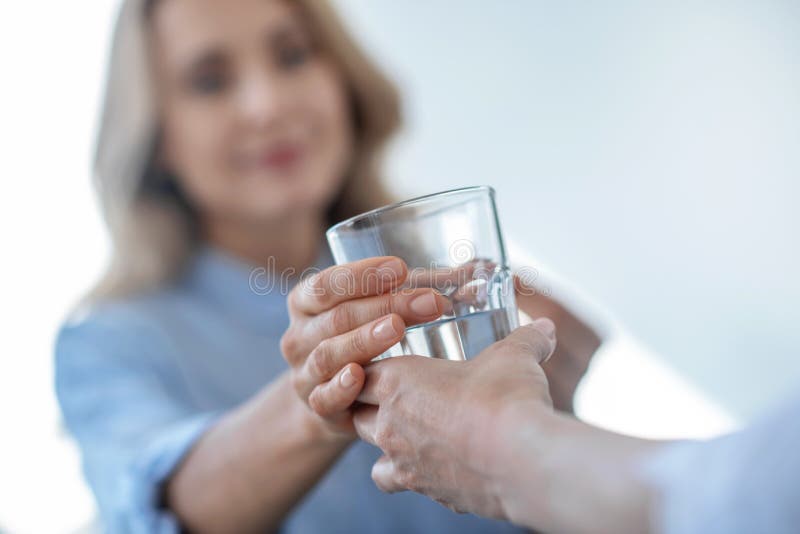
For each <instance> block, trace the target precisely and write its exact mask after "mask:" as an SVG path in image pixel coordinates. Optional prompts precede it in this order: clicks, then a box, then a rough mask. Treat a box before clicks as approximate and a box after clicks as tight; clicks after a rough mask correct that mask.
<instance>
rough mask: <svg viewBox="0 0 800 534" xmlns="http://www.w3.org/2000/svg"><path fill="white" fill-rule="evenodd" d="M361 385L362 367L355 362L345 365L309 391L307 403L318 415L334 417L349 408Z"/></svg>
mask: <svg viewBox="0 0 800 534" xmlns="http://www.w3.org/2000/svg"><path fill="white" fill-rule="evenodd" d="M363 385H364V369H363V368H362V367H361V366H360V365H358V364H355V363H352V364H350V365H346V366H345V367H344V368H343V369H342V370H341V371H339V372H338V373H337V374H336V376H334V377H333V378H332V379H330V380H328V381H327V382H325V383H323V384H320V385H318V386H317V387H315V388H314V389H313V390H312V391H311V395H309V396H308V405H309V406H310V407H311V409H312V410H314V411H315V412H316V413H317V415H319V416H320V417H324V418H326V419H328V418H331V417H334V416H336V415H337V414H342V413H344V412H346V411H347V410H348V408H350V406H351V405H352V404H353V403H354V402H355V400H356V397H357V396H358V392H359V391H361V387H362V386H363Z"/></svg>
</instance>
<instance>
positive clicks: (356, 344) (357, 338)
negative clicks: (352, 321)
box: [349, 329, 369, 354]
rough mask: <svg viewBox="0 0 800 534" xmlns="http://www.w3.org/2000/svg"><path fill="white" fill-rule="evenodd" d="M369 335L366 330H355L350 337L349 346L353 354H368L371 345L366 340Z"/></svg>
mask: <svg viewBox="0 0 800 534" xmlns="http://www.w3.org/2000/svg"><path fill="white" fill-rule="evenodd" d="M366 337H367V334H366V333H365V332H364V329H359V330H354V331H353V332H352V334H351V335H350V339H349V345H350V350H351V351H352V353H353V354H366V353H367V351H368V350H369V343H368V342H367V340H366Z"/></svg>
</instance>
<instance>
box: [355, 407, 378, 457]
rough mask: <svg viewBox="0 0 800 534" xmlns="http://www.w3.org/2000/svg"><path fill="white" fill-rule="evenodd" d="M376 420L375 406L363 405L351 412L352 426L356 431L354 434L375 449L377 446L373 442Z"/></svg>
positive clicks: (376, 410)
mask: <svg viewBox="0 0 800 534" xmlns="http://www.w3.org/2000/svg"><path fill="white" fill-rule="evenodd" d="M377 419H378V407H377V406H370V405H366V404H365V405H363V406H359V407H358V408H356V409H355V410H353V426H354V427H355V429H356V434H358V437H360V438H361V439H362V440H364V441H366V442H367V443H370V444H372V445H375V446H376V447H377V446H378V444H377V443H376V440H375V435H376V433H377Z"/></svg>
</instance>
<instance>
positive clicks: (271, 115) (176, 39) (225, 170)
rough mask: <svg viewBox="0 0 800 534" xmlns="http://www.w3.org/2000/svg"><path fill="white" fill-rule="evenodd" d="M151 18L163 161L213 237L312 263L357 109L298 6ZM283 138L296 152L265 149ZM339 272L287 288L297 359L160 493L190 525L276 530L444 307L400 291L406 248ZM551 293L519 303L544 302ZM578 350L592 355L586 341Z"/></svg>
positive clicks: (435, 297)
mask: <svg viewBox="0 0 800 534" xmlns="http://www.w3.org/2000/svg"><path fill="white" fill-rule="evenodd" d="M149 31H150V41H151V42H150V44H151V50H152V54H153V65H154V72H155V79H156V89H157V96H158V102H159V109H160V119H161V128H162V133H163V145H162V146H161V147H160V148H161V160H162V161H161V163H162V165H163V166H164V167H165V168H166V169H168V170H169V171H171V173H172V174H173V175H174V176H176V179H177V181H178V184H179V186H180V187H181V189H182V190H183V192H184V193H185V195H186V197H187V199H188V200H189V202H190V203H191V204H192V206H193V208H194V209H195V211H196V212H197V214H198V216H199V221H200V230H201V232H202V235H203V237H204V239H205V240H206V241H207V242H209V243H211V244H212V245H214V246H216V247H218V248H219V249H221V250H224V251H226V252H228V253H230V254H232V255H234V256H237V257H239V258H241V259H243V260H245V261H247V262H249V263H251V264H252V265H264V264H265V262H267V260H268V258H273V259H274V260H275V263H274V264H273V265H274V268H276V269H278V270H280V269H284V268H290V267H291V268H293V269H295V272H301V271H303V270H304V269H305V268H307V267H309V266H311V265H312V264H313V262H314V260H315V258H316V255H317V251H318V247H319V243H320V241H321V239H322V236H323V232H324V228H325V227H326V225H327V223H328V221H326V220H325V211H326V209H327V207H328V205H329V204H330V203H331V202H332V201H333V199H334V198H335V195H336V193H337V191H338V190H339V188H340V186H341V185H342V182H343V176H344V175H345V170H346V169H347V167H348V165H349V162H350V158H351V154H352V153H353V142H354V141H353V139H354V135H353V134H354V132H353V131H352V120H351V118H352V114H351V110H350V109H349V107H348V104H347V101H348V99H347V91H346V89H345V85H344V81H343V80H342V78H341V75H340V73H339V72H338V70H337V69H336V67H335V65H334V63H333V62H332V61H331V60H330V58H328V57H327V56H326V55H325V53H324V51H323V50H320V49H318V47H316V46H315V42H314V38H313V37H314V36H313V35H311V34H310V32H309V29H308V27H307V25H306V24H305V23H304V21H303V19H302V17H301V16H300V14H299V13H298V12H297V11H296V9H295V8H293V7H292V5H291V4H290V3H284V2H280V1H277V0H272V1H270V0H160V1H159V2H158V3H157V4H156V6H155V8H154V10H153V12H152V13H151V18H150V24H149ZM287 147H289V149H291V150H290V151H291V152H292V153H293V154H294V157H293V158H290V161H289V162H288V163H287V162H286V161H283V163H280V164H276V163H275V162H274V161H273V160H271V159H270V156H271V155H273V154H274V151H276V150H277V151H280V150H283V149H286V148H287ZM392 260H394V261H392ZM335 272H336V273H337V274H336V275H335V276H334V274H333V273H334V271H333V270H328V271H324V272H323V273H320V275H318V276H316V277H313V278H312V279H310V280H309V282H308V283H303V284H297V285H296V286H295V288H294V290H293V291H292V293H291V294H290V295H289V298H288V302H287V304H288V308H289V314H290V320H291V324H290V326H289V328H288V330H287V332H286V333H285V334H284V336H283V338H282V340H281V350H282V354H283V357H284V358H285V360H286V361H287V364H288V369H287V371H286V372H284V373H283V374H281V375H280V376H279V377H277V378H276V379H275V380H274V381H272V382H271V383H269V384H266V385H265V387H264V388H263V389H262V390H261V391H260V392H258V393H257V394H256V395H254V396H253V397H252V398H251V399H249V400H248V401H247V402H245V403H244V404H242V405H241V406H239V407H237V408H236V409H234V410H231V411H230V412H228V413H226V414H225V415H224V416H222V417H221V418H220V420H219V421H218V422H217V423H216V424H215V425H214V426H212V427H211V428H210V429H209V430H208V431H207V432H206V433H205V434H204V435H203V436H202V437H201V438H200V439H199V440H198V441H197V443H196V444H195V445H194V446H193V448H192V449H191V451H190V452H189V453H188V454H187V456H186V457H185V458H184V460H183V461H182V462H181V464H180V465H179V466H178V467H177V469H176V470H175V472H174V473H172V475H171V476H170V477H169V479H168V480H167V481H166V483H165V485H164V488H163V502H164V505H165V506H166V507H168V508H170V509H171V510H172V511H173V512H174V513H175V514H176V515H177V517H178V518H179V520H180V521H181V523H182V525H183V526H184V527H185V528H186V529H187V530H189V531H192V532H195V531H196V532H264V531H269V530H275V529H277V528H278V527H279V526H280V524H281V523H282V521H283V520H284V518H285V517H286V514H287V513H289V511H290V510H291V509H292V508H293V507H294V506H295V505H296V504H297V503H298V501H299V500H300V499H302V497H303V496H304V495H305V494H306V493H307V492H308V491H309V490H310V489H312V488H313V487H314V485H315V484H316V483H317V481H318V480H319V479H320V478H321V477H322V476H323V475H324V474H325V473H326V472H327V471H328V469H330V468H331V467H332V466H333V465H334V463H335V462H336V461H337V459H338V458H339V456H340V455H341V454H342V452H343V451H344V450H345V449H346V448H347V447H348V446H349V445H350V444H351V443H352V442H353V441H354V440H355V439H357V435H356V433H355V429H354V426H353V419H352V405H353V402H354V401H355V399H356V397H357V396H358V394H359V392H360V391H361V388H362V386H363V385H364V379H365V373H364V366H366V365H367V363H368V362H369V361H370V360H371V359H372V358H373V357H374V356H377V355H378V354H380V353H382V352H383V351H384V350H385V349H386V348H388V347H389V346H391V345H392V344H394V343H395V342H396V341H398V340H399V339H400V337H401V336H402V333H403V329H404V328H405V327H406V326H408V325H412V324H417V323H420V322H426V321H430V320H433V319H435V318H437V317H438V316H439V315H440V314H441V313H442V312H443V311H444V310H445V306H446V305H447V302H446V299H443V297H441V295H439V294H438V293H437V292H436V291H434V290H433V289H431V288H419V289H417V290H414V291H393V289H394V288H396V287H397V286H399V285H401V284H403V282H404V280H405V278H406V276H407V274H408V269H407V267H406V266H405V264H404V263H403V262H402V261H400V260H399V259H397V258H372V259H369V260H365V261H363V262H357V263H353V264H349V265H347V266H343V267H338V268H337V270H336V271H335ZM342 277H344V279H347V280H350V282H351V283H350V284H349V285H348V286H347V287H348V288H349V290H350V291H349V292H348V293H346V294H338V293H341V292H337V291H336V289H337V288H338V287H341V285H340V283H341V280H342V279H343V278H342ZM337 281H338V282H339V283H338V284H337ZM547 305H548V304H547V300H546V299H545V300H541V299H537V300H535V301H530V302H528V301H525V302H521V308H523V309H527V310H528V311H529V312H530V314H532V315H534V316H536V315H538V314H539V313H541V312H542V311H543V310H545V308H546V307H547ZM578 325H579V328H577V330H580V331H581V332H582V335H586V334H585V333H586V332H591V330H590V329H589V328H588V327H586V326H585V325H583V324H582V323H578ZM577 330H576V331H577ZM590 337H591V336H590ZM598 343H599V340H598ZM589 345H591V344H588V345H585V346H589ZM594 348H596V346H595V347H594ZM594 348H591V351H590V352H592V351H593V350H594ZM575 357H576V359H577V360H578V361H580V362H583V361H588V358H589V357H590V353H589V354H583V353H581V354H579V355H576V356H575ZM581 368H582V367H581V365H576V366H573V367H571V368H570V370H569V372H570V373H571V375H570V376H569V377H568V379H566V380H565V383H573V382H574V383H577V379H578V378H579V374H580V373H581V371H580V370H581ZM576 370H577V371H576ZM563 395H564V397H565V398H571V392H569V391H566V390H565V391H564V393H563ZM312 408H313V409H312Z"/></svg>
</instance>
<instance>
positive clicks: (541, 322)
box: [533, 317, 556, 339]
mask: <svg viewBox="0 0 800 534" xmlns="http://www.w3.org/2000/svg"><path fill="white" fill-rule="evenodd" d="M533 326H535V327H536V329H537V330H539V331H540V332H542V333H544V335H546V336H547V337H549V338H550V339H554V338H555V337H556V327H555V325H553V321H551V320H550V319H546V318H544V317H542V318H541V319H536V320H535V321H533Z"/></svg>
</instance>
